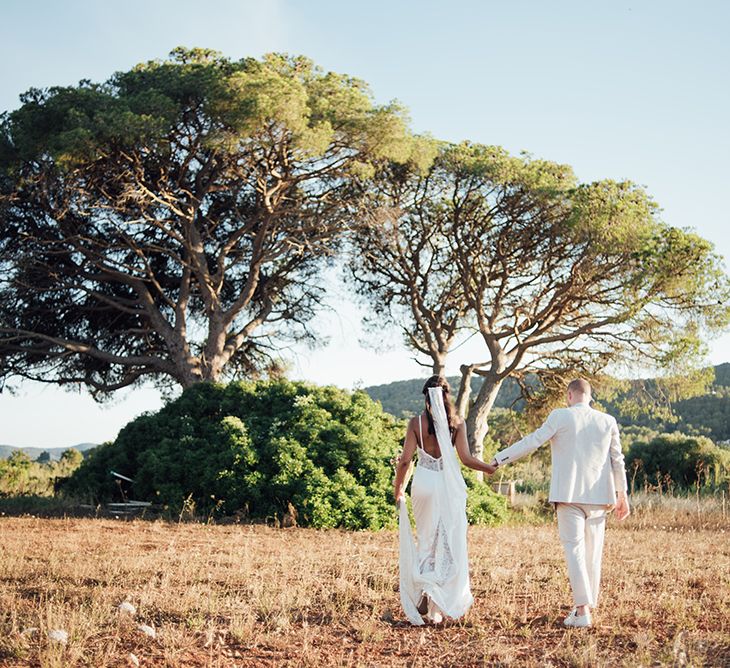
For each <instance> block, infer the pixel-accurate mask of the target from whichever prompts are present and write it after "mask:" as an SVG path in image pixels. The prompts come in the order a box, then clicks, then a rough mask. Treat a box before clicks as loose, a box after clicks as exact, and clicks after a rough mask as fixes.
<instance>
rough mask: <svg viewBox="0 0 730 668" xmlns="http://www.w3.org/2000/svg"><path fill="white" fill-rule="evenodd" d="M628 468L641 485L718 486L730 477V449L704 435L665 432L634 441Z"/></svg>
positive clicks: (628, 455) (631, 475) (629, 472)
mask: <svg viewBox="0 0 730 668" xmlns="http://www.w3.org/2000/svg"><path fill="white" fill-rule="evenodd" d="M626 470H627V472H628V474H629V477H630V478H632V479H633V480H634V481H635V482H636V483H638V484H639V485H651V486H656V487H659V488H666V487H668V486H669V487H672V486H674V487H678V488H680V489H686V488H689V487H693V486H697V485H699V486H701V487H703V486H707V487H716V486H719V485H722V484H725V483H727V482H728V480H729V479H730V452H728V451H726V450H723V449H722V448H719V447H717V446H716V445H715V444H714V443H713V442H712V441H711V440H710V439H709V438H706V437H704V436H687V435H686V434H681V433H675V434H661V435H659V436H657V437H656V438H653V439H652V440H651V441H648V442H641V441H637V442H635V443H633V444H632V446H631V449H630V450H629V452H628V454H627V455H626Z"/></svg>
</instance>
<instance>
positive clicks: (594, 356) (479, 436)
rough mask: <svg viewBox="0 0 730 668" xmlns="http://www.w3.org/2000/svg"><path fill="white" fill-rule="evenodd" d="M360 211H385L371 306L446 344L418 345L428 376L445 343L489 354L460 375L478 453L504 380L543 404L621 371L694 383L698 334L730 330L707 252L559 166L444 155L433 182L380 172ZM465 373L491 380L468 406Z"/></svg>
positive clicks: (619, 189)
mask: <svg viewBox="0 0 730 668" xmlns="http://www.w3.org/2000/svg"><path fill="white" fill-rule="evenodd" d="M371 191H372V192H371ZM362 206H363V207H365V208H370V209H374V210H378V211H380V212H381V214H380V217H378V216H375V215H372V216H370V218H369V219H368V220H369V222H370V224H372V225H373V226H375V229H374V230H365V231H362V232H360V236H359V239H360V240H359V244H360V246H359V247H358V253H357V254H356V255H355V256H354V258H353V262H354V263H355V267H356V268H357V269H356V271H355V272H354V274H353V275H354V277H355V280H357V281H358V282H359V284H360V286H361V290H362V291H363V292H364V293H365V294H367V295H369V296H370V298H371V300H372V301H373V303H374V306H375V308H376V309H378V308H381V309H382V306H381V305H382V304H390V303H393V304H395V306H396V307H397V308H391V309H390V310H389V311H382V314H383V315H385V314H386V313H391V314H394V316H393V322H395V323H396V324H397V325H398V326H399V327H402V328H404V330H406V331H407V330H409V329H412V330H413V331H414V332H418V333H419V336H420V338H421V340H423V341H429V340H432V341H441V342H443V346H441V348H439V347H438V346H436V347H435V348H433V347H429V346H426V347H425V348H423V350H424V351H426V352H428V354H430V355H431V357H432V359H434V360H438V362H439V365H438V367H437V366H436V365H435V366H434V369H437V368H441V366H442V364H443V358H444V355H445V353H446V352H448V350H450V349H452V347H453V345H454V343H455V341H456V338H455V337H454V336H452V333H454V332H459V331H464V330H466V331H469V332H471V334H472V335H473V336H474V337H475V339H476V340H478V341H480V342H481V343H482V344H483V345H482V347H483V355H482V356H480V357H479V358H478V359H471V360H467V362H466V363H465V364H464V365H462V367H461V370H462V374H463V378H464V380H463V382H462V392H461V395H460V397H459V400H458V402H457V404H458V408H459V409H460V411H461V412H462V414H466V415H467V426H468V431H469V437H470V446H471V448H472V451H473V452H474V454H476V455H477V456H480V455H481V453H482V446H483V442H484V437H485V436H486V433H487V429H488V417H489V414H490V411H491V409H492V407H493V406H494V402H495V400H496V397H497V394H498V392H499V391H500V388H501V387H502V385H503V383H504V381H505V379H507V378H510V377H511V378H514V379H515V380H517V381H518V382H519V383H520V384H521V386H522V388H523V392H524V393H525V394H526V395H527V396H530V397H532V398H539V399H540V400H541V401H542V402H543V404H544V405H547V404H548V403H549V402H550V401H551V400H554V397H555V396H556V394H558V393H559V394H562V393H563V392H564V389H565V384H566V381H567V380H569V379H571V378H572V377H575V376H576V375H578V374H580V375H583V376H586V377H588V378H590V379H599V380H601V379H602V380H604V381H605V380H606V377H605V371H606V369H608V368H611V367H614V368H616V367H618V366H620V365H632V366H633V367H635V366H636V365H642V366H643V367H644V368H649V367H653V368H657V369H661V370H662V371H663V372H665V373H666V372H667V371H668V372H669V375H670V376H672V377H674V378H681V377H683V376H684V377H686V376H688V375H690V373H689V370H691V369H695V368H696V367H697V365H698V361H699V360H701V359H702V352H703V347H702V339H703V337H704V336H705V335H706V334H708V333H713V332H718V331H722V330H723V329H724V328H725V327H726V326H727V324H728V322H729V321H730V281H729V280H728V277H727V276H726V274H725V273H724V268H723V264H722V260H721V258H720V257H718V256H717V254H716V253H715V252H714V249H713V247H712V244H710V243H709V242H708V241H706V240H705V239H702V238H701V237H699V236H698V235H696V234H694V233H692V232H690V231H687V230H682V229H679V228H675V227H670V226H669V225H666V224H665V223H663V222H662V221H661V220H660V219H659V217H658V207H657V205H656V204H655V203H654V202H653V201H652V200H651V198H650V197H649V196H648V195H647V193H646V192H645V191H644V190H643V189H642V188H639V187H638V186H636V185H634V184H632V183H629V182H622V183H617V182H614V181H610V180H605V181H599V182H594V183H587V184H580V183H578V181H577V179H576V178H575V175H574V174H573V172H572V170H571V169H570V168H569V167H568V166H566V165H560V164H556V163H552V162H548V161H544V160H534V159H531V158H530V157H529V156H520V157H513V156H510V155H509V154H507V153H506V152H505V151H504V150H503V149H500V148H499V147H490V146H481V145H476V144H469V143H464V144H459V145H443V146H441V148H440V150H439V154H438V156H437V158H436V159H435V161H434V162H433V164H432V166H431V167H430V170H429V172H428V174H427V175H426V176H424V175H423V174H422V171H421V170H420V169H416V168H415V167H414V166H412V165H411V166H410V167H408V166H406V167H399V168H397V169H390V170H382V171H381V172H379V173H378V174H377V176H376V178H375V179H374V183H373V186H372V188H371V189H370V190H367V191H366V192H365V194H364V196H363V200H362ZM371 256H372V257H375V256H378V257H379V260H378V261H376V260H374V259H371ZM394 265H397V267H398V269H397V270H394V269H391V267H393V266H394ZM409 272H410V273H409ZM421 304H428V305H429V309H428V311H429V313H430V314H432V315H431V317H424V311H423V309H422V308H421ZM439 308H442V309H446V310H445V311H439V310H438V309H439ZM445 325H447V326H448V329H447V330H445V331H446V335H445V336H442V335H441V332H442V331H443V328H444V326H445ZM415 338H416V337H415V336H414V340H415ZM413 347H414V349H416V350H421V349H420V348H418V347H417V346H413ZM471 374H476V375H479V376H481V377H482V378H483V383H482V384H481V387H480V389H479V392H478V393H477V396H476V397H475V398H474V400H473V401H471V402H469V401H468V397H465V396H464V393H465V392H468V391H469V389H470V388H471V382H470V376H471ZM536 376H537V377H538V378H539V381H540V382H539V383H538V384H537V385H535V384H533V385H530V381H531V379H534V378H535V377H536ZM704 382H706V379H705V381H704ZM536 390H537V391H536Z"/></svg>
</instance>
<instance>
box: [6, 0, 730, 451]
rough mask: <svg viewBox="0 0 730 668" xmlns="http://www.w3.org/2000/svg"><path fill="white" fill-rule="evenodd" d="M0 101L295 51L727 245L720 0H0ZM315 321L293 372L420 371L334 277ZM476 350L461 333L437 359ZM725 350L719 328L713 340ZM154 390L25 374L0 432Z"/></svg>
mask: <svg viewBox="0 0 730 668" xmlns="http://www.w3.org/2000/svg"><path fill="white" fill-rule="evenodd" d="M0 25H2V28H3V29H2V33H3V39H2V41H0V110H9V109H13V108H16V107H17V106H18V105H19V101H18V95H19V94H20V93H22V92H23V91H25V90H27V89H28V88H30V87H45V86H53V85H72V84H76V83H77V82H78V81H79V80H80V79H91V80H94V81H102V80H105V79H106V78H108V76H109V75H111V74H112V73H113V72H114V71H116V70H125V69H129V68H130V67H132V66H133V65H135V64H136V63H138V62H142V61H146V60H150V59H155V58H164V57H165V56H166V55H167V54H168V53H169V51H170V50H171V49H172V48H174V47H175V46H178V45H184V46H201V47H208V48H213V49H216V50H219V51H221V52H223V53H224V54H225V55H227V56H229V57H231V58H240V57H243V56H260V55H262V54H263V53H266V52H270V51H283V52H288V53H292V54H304V55H307V56H309V57H310V58H312V59H313V60H315V61H316V62H317V63H318V64H320V65H321V66H322V67H324V68H325V69H329V70H334V71H339V72H346V73H348V74H351V75H355V76H358V77H360V78H362V79H364V80H366V81H367V82H369V83H370V85H371V87H372V90H373V92H374V94H375V97H376V99H377V100H378V101H380V102H386V101H388V100H391V99H393V98H397V99H398V100H400V101H401V102H402V103H404V104H405V105H406V106H407V107H408V108H409V109H410V112H411V117H412V121H413V128H414V129H415V130H416V131H419V132H425V131H428V132H430V133H431V134H433V135H434V136H436V137H438V138H441V139H447V140H452V141H457V140H461V139H469V140H472V141H476V142H481V143H486V144H499V145H501V146H504V147H505V148H507V149H508V150H510V151H512V152H518V151H520V150H527V151H529V152H530V153H532V154H533V155H535V156H538V157H542V158H546V159H550V160H555V161H559V162H565V163H568V164H570V165H572V166H573V168H574V169H575V171H576V173H577V174H578V176H579V177H580V178H581V179H583V180H586V181H589V180H593V179H600V178H614V179H624V178H626V179H631V180H633V181H635V182H637V183H640V184H642V185H644V186H645V187H646V188H647V189H648V191H649V192H650V193H651V194H652V195H653V197H654V198H655V199H656V200H657V201H658V202H659V204H660V205H661V206H662V208H663V218H664V220H665V221H666V222H667V223H669V224H671V225H676V226H679V227H691V228H694V230H695V231H697V232H698V233H699V234H701V235H702V236H704V237H705V238H707V239H709V240H711V241H712V242H714V243H715V245H716V248H717V251H718V253H720V254H721V255H722V256H723V257H724V258H726V265H727V259H729V258H730V213H728V207H727V206H725V202H724V195H725V193H726V192H727V188H728V182H729V178H728V177H729V176H730V174H729V173H728V158H729V157H730V123H728V119H730V81H729V80H728V79H729V76H728V72H729V71H730V40H728V38H727V30H728V26H729V25H730V3H728V2H725V1H723V0H716V1H708V0H704V1H703V0H698V1H697V2H686V1H684V2H676V1H674V0H651V1H649V0H644V1H640V0H626V1H613V2H602V3H599V2H585V0H580V1H578V0H552V1H550V2H546V1H545V0H531V1H527V0H512V1H511V2H504V1H503V0H501V1H495V0H481V1H479V0H472V1H463V0H462V1H460V0H450V1H443V2H430V1H424V0H420V1H418V2H410V1H403V0H402V1H400V2H398V1H396V0H389V1H388V2H384V1H382V0H369V1H368V2H362V3H354V2H347V1H343V0H306V1H305V0H300V1H299V2H294V1H291V0H290V1H288V2H287V1H283V0H281V1H278V0H253V1H251V0H235V1H234V0H230V1H221V0H208V2H205V3H202V2H191V1H190V0H152V1H150V0H145V1H144V2H142V1H140V0H125V2H100V1H99V0H95V1H90V0H64V1H63V2H58V1H57V0H54V1H52V0H45V1H43V0H35V2H29V1H28V0H3V1H2V3H0ZM332 282H333V289H332V290H331V306H332V307H333V309H335V310H336V313H331V314H328V315H325V316H324V317H323V318H322V319H321V324H320V326H319V330H320V331H322V332H323V334H324V335H326V336H328V337H329V344H328V345H327V346H325V347H323V348H322V349H320V350H317V351H314V352H312V351H308V350H304V349H295V350H293V351H291V355H290V357H291V359H292V362H293V368H292V376H293V377H296V378H305V379H308V380H311V381H314V382H317V383H334V384H337V385H340V386H342V387H346V388H351V387H353V385H356V384H364V385H370V384H377V383H385V382H390V381H392V380H398V379H404V378H413V377H416V376H419V375H423V374H424V372H423V370H422V368H421V367H419V366H418V365H417V364H416V363H415V362H414V361H413V360H412V359H411V355H410V353H409V352H408V351H406V350H405V349H404V348H402V347H401V346H400V345H399V341H398V337H397V335H396V336H393V337H391V338H392V344H393V345H392V347H391V349H390V350H387V351H381V352H377V353H376V352H373V351H372V350H369V349H366V348H362V347H361V346H360V345H359V343H358V342H359V340H360V339H361V338H362V332H361V329H360V325H359V322H360V313H359V311H358V309H357V307H355V306H354V305H352V304H351V303H349V296H348V295H347V293H346V291H345V289H344V288H341V287H339V286H338V285H337V281H336V277H333V278H332ZM474 355H478V356H479V357H480V358H481V357H482V354H481V353H479V352H476V351H475V349H474V348H473V347H470V346H468V345H467V346H464V347H463V348H461V349H459V350H458V351H456V352H455V353H453V355H452V359H451V360H450V361H451V371H453V372H456V370H457V369H458V366H459V364H461V363H463V362H465V361H473V360H472V359H471V358H472V357H473V356H474ZM709 361H711V362H712V363H715V364H717V363H720V362H727V361H730V335H725V336H724V337H722V338H720V339H718V340H716V341H714V342H711V352H710V359H709ZM160 405H161V399H160V397H159V395H158V393H157V392H155V391H154V390H152V389H142V390H134V391H132V392H125V393H121V394H120V396H119V398H118V399H117V400H116V401H115V402H114V404H113V405H111V406H107V407H99V406H98V405H96V404H94V402H93V401H92V400H91V399H90V398H89V397H88V396H87V395H86V394H84V393H81V394H78V393H77V394H69V393H67V392H63V391H60V390H57V389H55V388H52V387H42V386H38V385H35V384H26V385H24V386H23V387H22V389H21V392H20V394H19V396H16V397H10V396H8V395H7V393H6V394H2V395H0V443H7V444H12V445H24V446H43V447H66V446H69V445H72V444H75V443H78V442H83V441H92V442H101V441H103V440H106V439H112V438H114V437H115V436H116V433H117V432H118V430H119V428H120V427H121V426H123V425H124V424H125V423H126V422H127V421H128V420H130V419H131V418H132V417H134V416H136V415H138V414H139V413H141V412H142V411H145V410H155V409H156V408H158V407H159V406H160Z"/></svg>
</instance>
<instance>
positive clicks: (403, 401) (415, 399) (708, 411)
mask: <svg viewBox="0 0 730 668" xmlns="http://www.w3.org/2000/svg"><path fill="white" fill-rule="evenodd" d="M460 380H461V379H460V378H459V377H458V376H454V377H450V378H449V379H448V381H449V384H450V385H451V388H452V391H453V394H454V395H456V393H457V391H458V389H459V382H460ZM423 382H424V379H423V378H415V379H412V380H400V381H396V382H394V383H387V384H385V385H373V386H371V387H366V388H363V389H364V391H365V392H367V393H368V394H369V395H370V397H372V398H373V399H375V400H376V401H380V403H381V404H382V405H383V410H385V411H387V412H388V413H391V414H393V415H395V416H396V417H410V416H411V415H415V414H417V413H418V412H420V411H421V410H422V409H423V395H422V394H421V389H422V387H423ZM481 382H482V381H481V378H478V377H475V378H473V379H472V396H473V394H474V393H476V392H478V391H479V387H480V386H481ZM519 395H520V391H519V387H518V385H517V383H516V382H515V381H513V380H507V381H505V383H504V385H503V386H502V389H501V390H500V391H499V394H498V395H497V400H496V402H495V407H497V408H510V407H513V408H515V409H517V410H520V409H521V408H522V406H523V402H522V401H521V400H519ZM673 409H674V412H675V414H676V416H677V418H678V420H677V421H676V422H665V421H662V420H658V419H656V418H650V417H648V416H643V417H639V418H636V419H634V418H630V417H628V416H623V415H621V413H618V412H615V413H614V414H616V417H617V418H618V420H619V422H620V423H621V424H622V425H629V424H633V425H641V426H646V427H650V428H651V429H654V430H656V431H662V432H673V431H684V432H688V433H701V434H706V435H707V436H709V437H710V438H712V439H713V440H714V441H716V442H717V441H728V440H730V363H725V364H720V365H718V366H716V367H715V382H714V383H713V385H712V387H711V388H710V392H709V393H708V394H704V395H701V396H698V397H694V398H692V399H685V400H683V401H678V402H677V403H676V404H674V406H673Z"/></svg>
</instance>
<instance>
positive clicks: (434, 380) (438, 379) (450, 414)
mask: <svg viewBox="0 0 730 668" xmlns="http://www.w3.org/2000/svg"><path fill="white" fill-rule="evenodd" d="M430 387H440V388H441V391H442V392H443V394H444V408H445V409H446V419H447V420H448V422H449V431H450V432H451V433H452V434H453V433H454V431H455V430H456V409H455V408H454V404H453V403H452V402H451V388H450V387H449V381H448V380H446V378H444V377H443V376H431V377H430V378H429V379H428V380H427V381H426V382H425V384H424V385H423V394H424V396H425V397H426V405H427V406H428V408H429V410H427V411H426V417H427V419H428V433H429V434H435V433H436V430H435V429H434V426H433V418H432V417H431V410H430V408H431V399H430V398H429V396H428V389H429V388H430Z"/></svg>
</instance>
